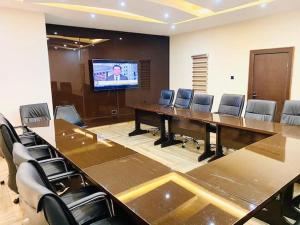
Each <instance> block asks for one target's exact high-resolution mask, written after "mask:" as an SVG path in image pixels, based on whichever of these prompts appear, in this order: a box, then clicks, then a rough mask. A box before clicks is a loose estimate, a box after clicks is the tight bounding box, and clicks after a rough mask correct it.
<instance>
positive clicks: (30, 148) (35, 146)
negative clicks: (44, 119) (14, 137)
mask: <svg viewBox="0 0 300 225" xmlns="http://www.w3.org/2000/svg"><path fill="white" fill-rule="evenodd" d="M26 148H27V149H28V150H39V149H49V145H34V146H28V147H26Z"/></svg>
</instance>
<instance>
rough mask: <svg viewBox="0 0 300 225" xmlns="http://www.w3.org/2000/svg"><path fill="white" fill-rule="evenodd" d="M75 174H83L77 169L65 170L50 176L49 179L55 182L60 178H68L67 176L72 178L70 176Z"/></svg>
mask: <svg viewBox="0 0 300 225" xmlns="http://www.w3.org/2000/svg"><path fill="white" fill-rule="evenodd" d="M73 176H80V177H82V175H81V174H80V173H78V172H76V171H75V170H73V171H69V172H65V173H60V174H56V175H52V176H49V177H48V180H49V181H50V182H55V181H59V180H62V179H66V178H70V177H73Z"/></svg>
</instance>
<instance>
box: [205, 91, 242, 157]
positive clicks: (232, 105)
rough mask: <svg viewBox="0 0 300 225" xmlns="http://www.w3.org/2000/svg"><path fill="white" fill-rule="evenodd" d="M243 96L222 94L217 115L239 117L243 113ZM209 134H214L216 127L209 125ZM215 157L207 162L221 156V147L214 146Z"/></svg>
mask: <svg viewBox="0 0 300 225" xmlns="http://www.w3.org/2000/svg"><path fill="white" fill-rule="evenodd" d="M244 102H245V95H237V94H223V96H222V98H221V102H220V105H219V109H218V112H216V113H217V114H220V115H226V116H235V117H240V116H241V114H242V111H243V107H244ZM209 129H210V132H212V133H216V131H217V128H216V125H214V124H210V128H209ZM216 148H217V149H216V155H215V156H214V157H213V158H211V159H210V160H208V161H209V162H211V161H213V160H216V159H218V158H220V157H222V156H223V149H222V146H216Z"/></svg>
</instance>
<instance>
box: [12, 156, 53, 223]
mask: <svg viewBox="0 0 300 225" xmlns="http://www.w3.org/2000/svg"><path fill="white" fill-rule="evenodd" d="M34 164H36V162H33V163H32V161H29V162H24V163H22V164H21V165H20V166H19V168H18V172H17V175H16V181H17V186H18V190H19V198H20V206H21V208H22V210H23V212H24V213H25V217H27V218H29V220H30V221H29V223H30V224H46V221H45V219H44V216H43V215H42V213H37V211H38V206H39V202H40V199H41V198H42V197H43V196H44V195H46V194H52V193H53V191H52V190H50V189H49V188H48V187H47V184H45V180H44V178H43V177H42V176H41V175H40V172H39V170H37V168H36V166H35V165H34Z"/></svg>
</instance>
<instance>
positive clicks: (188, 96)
mask: <svg viewBox="0 0 300 225" xmlns="http://www.w3.org/2000/svg"><path fill="white" fill-rule="evenodd" d="M193 96H194V90H192V89H183V88H179V89H178V91H177V95H176V99H175V102H174V107H175V108H181V109H189V108H190V106H191V103H192V100H193Z"/></svg>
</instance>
